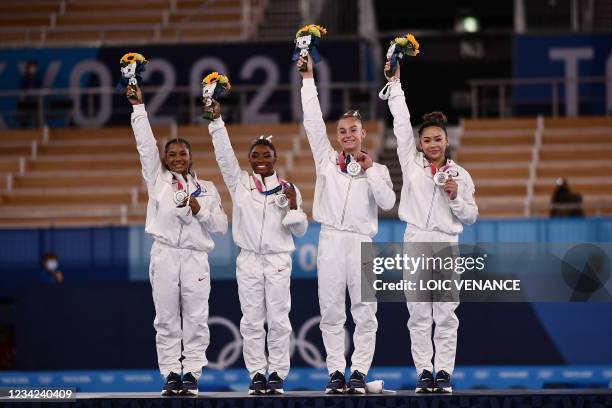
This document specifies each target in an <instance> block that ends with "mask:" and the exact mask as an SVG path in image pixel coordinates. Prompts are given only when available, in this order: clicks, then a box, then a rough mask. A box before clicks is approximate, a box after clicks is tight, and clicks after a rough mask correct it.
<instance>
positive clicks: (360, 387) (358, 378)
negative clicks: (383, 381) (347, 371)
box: [348, 370, 366, 394]
mask: <svg viewBox="0 0 612 408" xmlns="http://www.w3.org/2000/svg"><path fill="white" fill-rule="evenodd" d="M365 385H366V375H365V374H363V373H361V372H359V371H357V370H355V371H353V374H351V378H349V389H348V392H349V394H365V393H366V389H365Z"/></svg>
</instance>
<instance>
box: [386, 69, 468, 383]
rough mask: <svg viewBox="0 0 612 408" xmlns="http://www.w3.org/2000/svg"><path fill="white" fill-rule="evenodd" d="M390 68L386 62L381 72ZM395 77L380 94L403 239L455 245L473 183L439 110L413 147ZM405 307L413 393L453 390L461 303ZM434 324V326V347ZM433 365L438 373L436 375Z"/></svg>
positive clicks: (430, 116)
mask: <svg viewBox="0 0 612 408" xmlns="http://www.w3.org/2000/svg"><path fill="white" fill-rule="evenodd" d="M388 69H389V65H388V63H387V65H386V67H385V72H387V70H388ZM386 75H387V74H386V73H385V76H386ZM399 78H400V68H399V66H398V68H397V70H396V73H395V75H394V77H392V78H389V77H387V79H388V80H389V82H388V84H387V85H386V87H385V89H384V90H383V92H381V97H382V98H383V99H387V98H388V100H389V109H390V110H391V113H392V114H393V133H394V134H395V137H396V138H397V154H398V156H399V161H400V164H401V168H402V175H403V186H402V192H401V198H400V204H399V211H398V212H399V217H400V219H401V220H402V221H404V222H406V232H405V234H404V242H407V243H415V242H426V243H431V242H440V243H457V242H458V240H459V234H461V232H463V225H464V224H466V225H469V224H473V223H474V222H476V219H477V217H478V207H477V206H476V202H475V200H474V182H473V181H472V178H471V177H470V174H469V173H468V172H467V171H466V170H465V169H464V168H462V167H461V166H459V165H458V164H457V163H455V162H454V161H452V160H450V159H447V157H446V155H445V151H446V148H447V147H448V136H447V134H446V117H444V115H443V114H442V113H440V112H432V113H430V114H427V115H425V116H424V122H423V124H422V125H421V126H420V128H419V147H420V148H421V151H417V147H416V144H415V140H414V135H413V131H412V125H411V123H410V112H409V111H408V107H407V105H406V99H405V97H404V91H403V90H402V86H401V83H400V80H399ZM439 172H444V173H446V174H447V175H448V176H450V177H448V181H446V183H445V184H444V185H443V186H438V185H436V183H435V182H434V176H435V175H436V174H437V173H439ZM407 305H408V311H409V313H410V318H409V320H408V328H409V330H410V339H411V343H412V358H413V360H414V363H415V366H416V370H417V373H418V374H419V383H418V384H417V387H416V391H418V392H427V391H437V392H445V391H446V392H448V391H451V385H450V375H451V374H452V372H453V369H454V366H455V353H456V348H457V328H458V327H459V321H458V319H457V316H456V315H455V309H456V308H457V306H458V305H459V303H458V302H449V301H446V302H407ZM434 323H435V325H436V328H435V332H434V340H433V345H432V341H431V330H432V325H433V324H434ZM434 348H435V358H434ZM432 358H434V363H433V364H432ZM434 368H435V370H436V371H437V375H436V378H435V379H434V378H433V371H434Z"/></svg>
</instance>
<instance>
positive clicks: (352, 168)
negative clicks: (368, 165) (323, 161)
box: [346, 160, 361, 176]
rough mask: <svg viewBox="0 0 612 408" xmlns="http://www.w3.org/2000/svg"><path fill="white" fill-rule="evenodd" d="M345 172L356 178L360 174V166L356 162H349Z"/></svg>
mask: <svg viewBox="0 0 612 408" xmlns="http://www.w3.org/2000/svg"><path fill="white" fill-rule="evenodd" d="M346 172H347V173H348V174H350V175H351V176H357V175H358V174H359V173H361V165H360V164H359V163H357V162H356V161H354V160H351V162H350V163H349V164H348V165H347V166H346Z"/></svg>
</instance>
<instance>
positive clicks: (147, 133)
mask: <svg viewBox="0 0 612 408" xmlns="http://www.w3.org/2000/svg"><path fill="white" fill-rule="evenodd" d="M126 92H127V96H128V101H130V103H131V104H132V107H133V109H134V111H133V112H132V118H131V122H132V130H133V131H134V136H135V137H136V148H137V149H138V154H139V155H140V164H141V166H142V176H143V177H144V180H145V183H146V184H147V190H148V191H149V194H150V193H151V191H152V188H153V186H154V185H155V180H157V177H158V176H159V173H160V172H161V169H162V164H161V159H160V158H159V150H158V149H157V141H156V140H155V136H153V130H151V125H150V124H149V118H148V116H147V111H146V110H145V105H144V103H143V98H142V92H141V90H140V88H139V87H138V86H137V85H135V86H128V88H127V91H126Z"/></svg>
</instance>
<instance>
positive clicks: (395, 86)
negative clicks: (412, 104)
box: [389, 81, 404, 98]
mask: <svg viewBox="0 0 612 408" xmlns="http://www.w3.org/2000/svg"><path fill="white" fill-rule="evenodd" d="M389 87H390V88H391V93H390V94H389V97H390V98H393V97H394V96H399V95H401V96H404V90H403V89H402V83H401V82H400V81H393V82H391V85H389Z"/></svg>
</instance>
